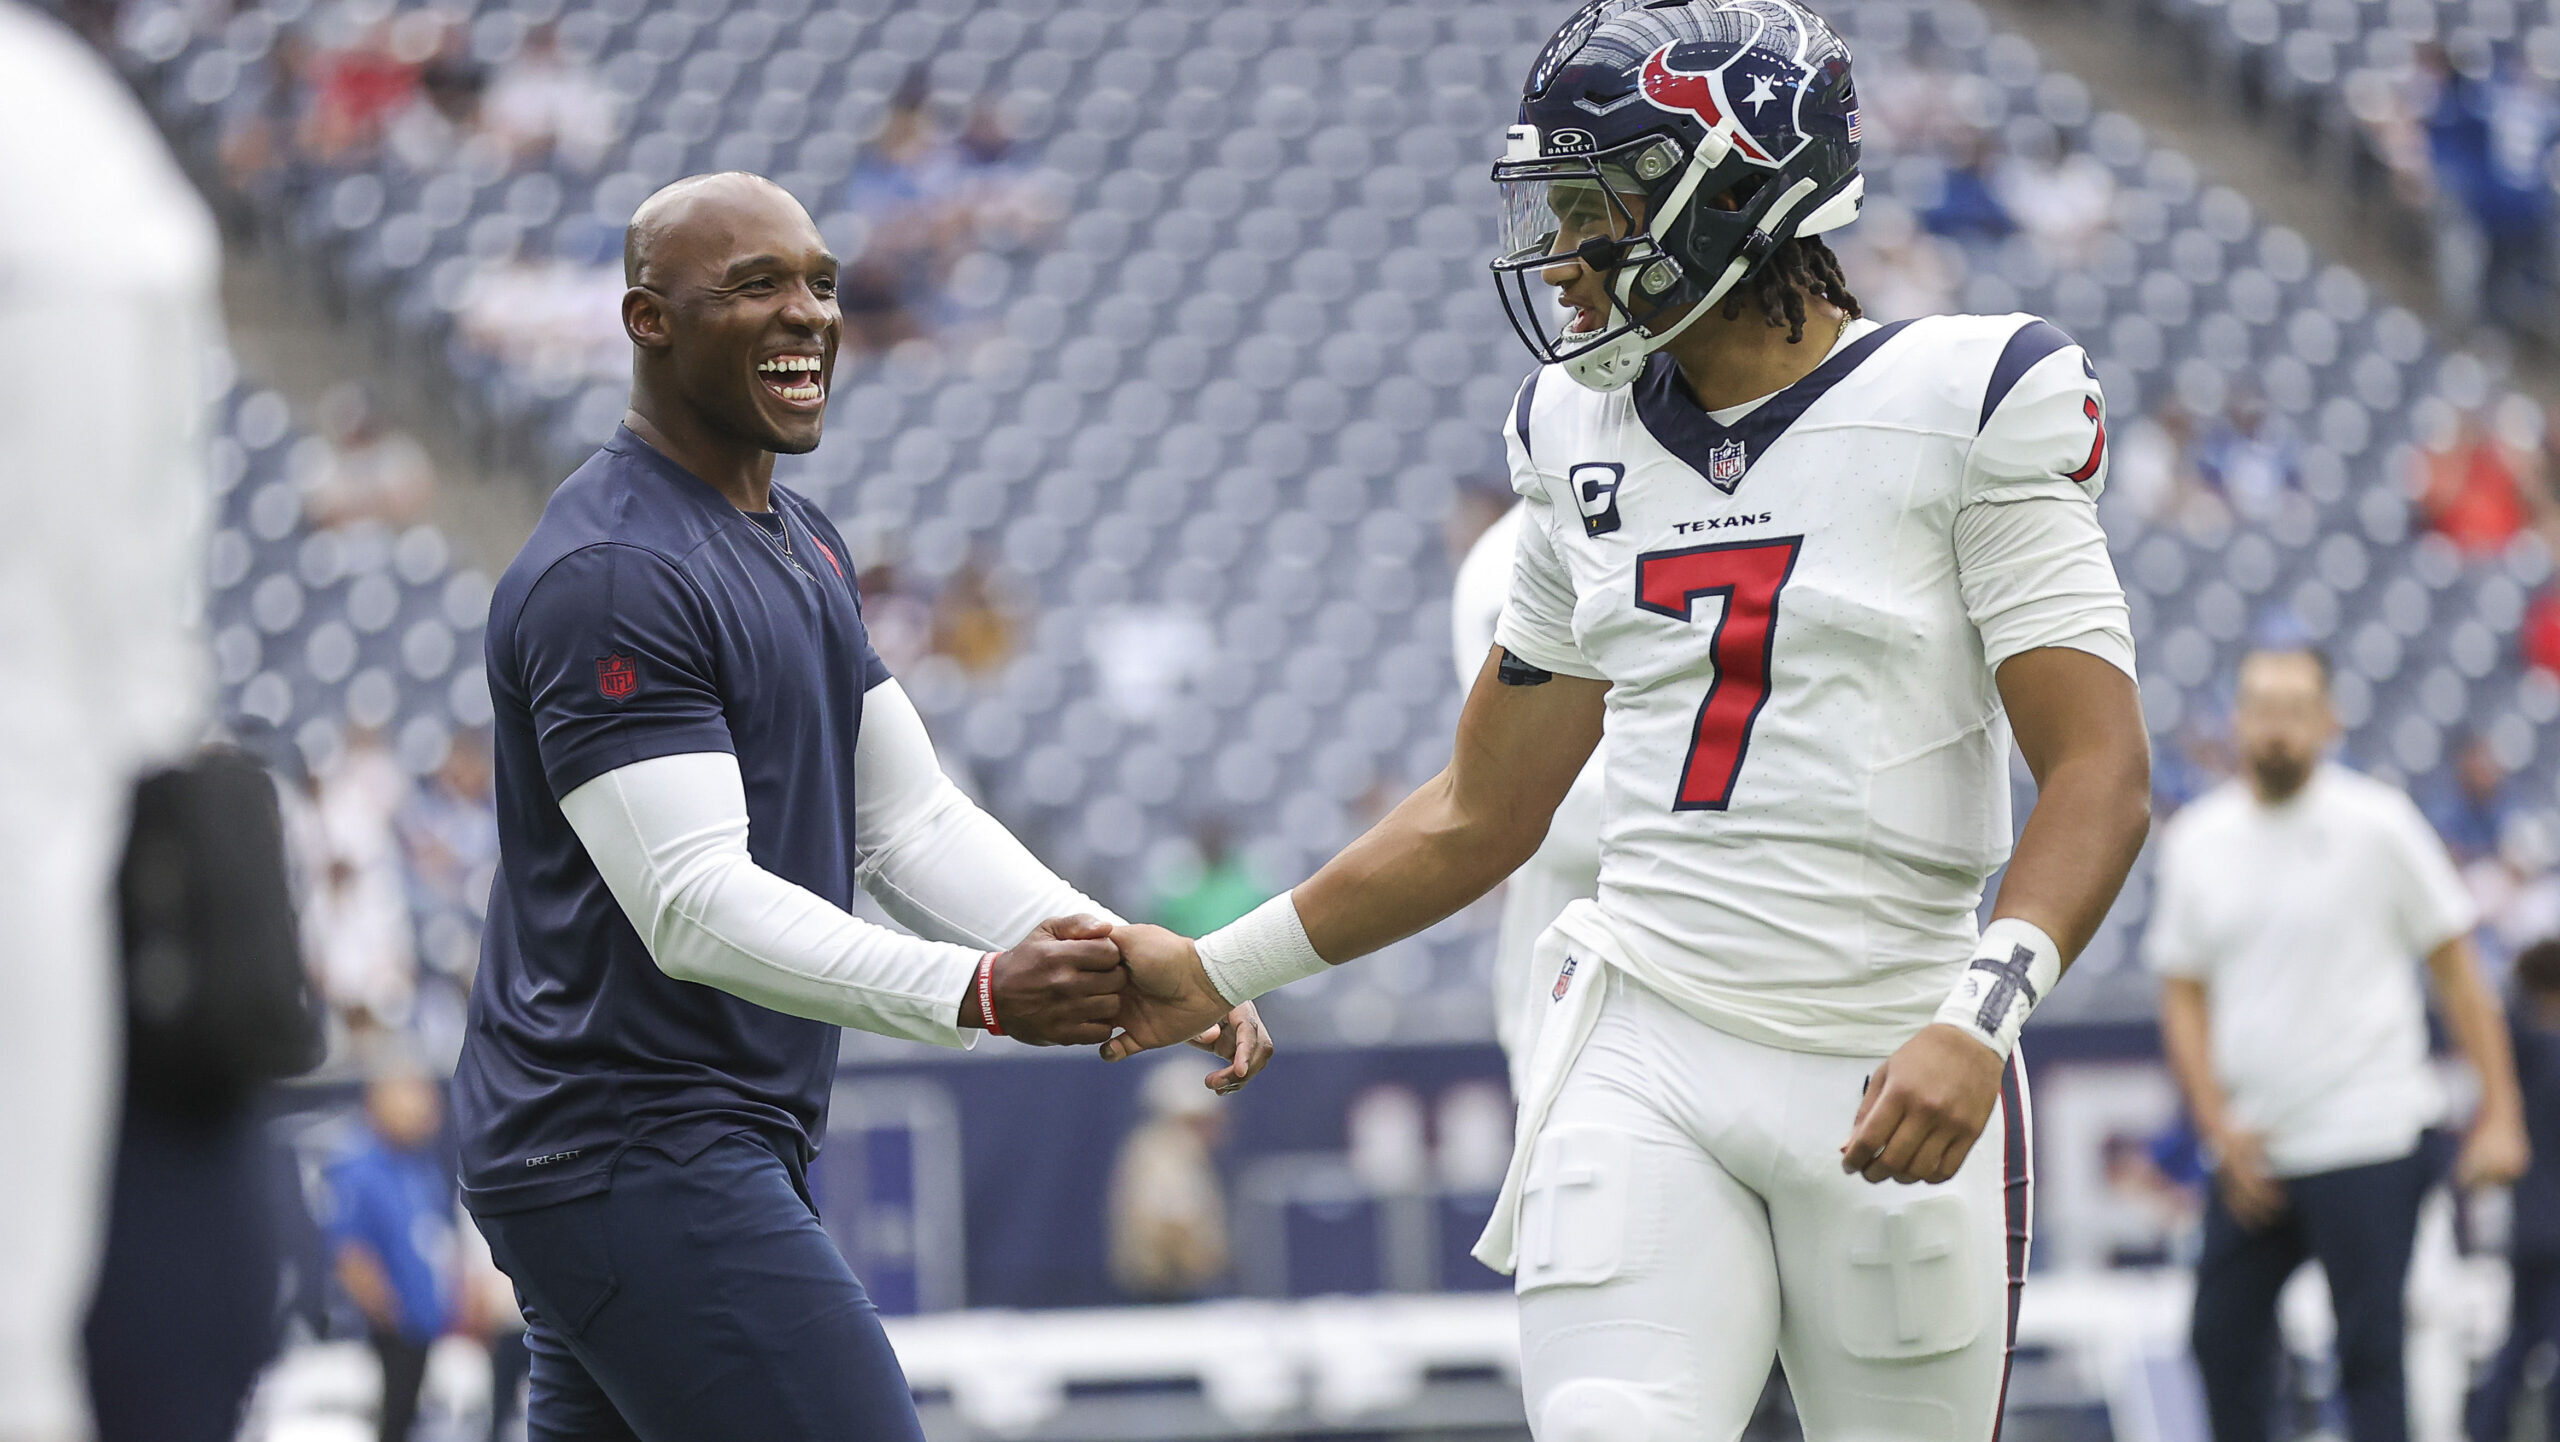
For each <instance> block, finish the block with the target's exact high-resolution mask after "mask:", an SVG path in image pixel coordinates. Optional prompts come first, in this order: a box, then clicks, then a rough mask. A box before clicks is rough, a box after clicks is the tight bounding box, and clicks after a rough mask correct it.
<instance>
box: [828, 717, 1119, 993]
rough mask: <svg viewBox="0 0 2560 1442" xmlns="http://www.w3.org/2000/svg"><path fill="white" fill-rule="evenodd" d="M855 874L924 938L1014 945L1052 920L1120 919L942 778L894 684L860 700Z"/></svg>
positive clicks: (918, 720) (929, 744)
mask: <svg viewBox="0 0 2560 1442" xmlns="http://www.w3.org/2000/svg"><path fill="white" fill-rule="evenodd" d="M853 795H854V803H853V804H854V817H853V842H854V848H855V850H856V851H857V852H859V853H860V855H861V857H862V862H861V867H860V869H859V870H858V871H857V872H856V873H855V875H856V878H857V879H858V880H859V881H860V882H861V883H862V889H863V890H865V891H867V892H870V893H871V896H872V899H873V900H875V901H877V902H879V903H880V907H881V909H882V910H884V911H886V912H888V913H889V915H891V916H892V917H895V918H896V919H897V921H898V924H899V925H901V926H903V927H906V928H907V929H908V930H910V931H912V932H914V933H915V934H916V935H918V936H930V937H933V938H935V939H937V940H941V941H957V942H963V943H966V944H967V945H970V946H975V947H979V948H982V949H983V948H1002V947H1009V946H1012V945H1014V944H1016V943H1018V942H1020V941H1021V940H1022V938H1024V937H1025V936H1028V935H1030V934H1031V929H1032V928H1033V927H1035V926H1038V925H1039V924H1040V923H1041V922H1044V921H1046V920H1048V919H1049V918H1051V917H1053V916H1076V915H1084V916H1098V917H1101V918H1102V919H1103V920H1105V921H1108V922H1112V923H1114V924H1117V923H1118V922H1119V921H1120V918H1119V917H1117V916H1114V915H1112V914H1111V913H1110V912H1109V911H1107V910H1105V909H1103V907H1101V906H1100V905H1098V904H1097V903H1095V901H1094V900H1093V898H1091V897H1089V896H1086V895H1085V894H1084V893H1083V892H1080V891H1078V890H1076V889H1075V888H1074V887H1072V886H1069V885H1068V884H1067V883H1066V882H1064V881H1062V880H1060V879H1059V877H1058V874H1057V873H1056V872H1054V871H1051V870H1050V869H1049V868H1048V867H1046V866H1044V865H1042V864H1041V862H1040V859H1039V858H1038V857H1035V856H1033V855H1032V854H1031V852H1030V850H1029V849H1028V848H1026V847H1025V846H1023V844H1022V843H1021V842H1020V841H1018V840H1015V839H1014V835H1013V833H1012V832H1010V831H1007V830H1005V829H1004V823H1002V822H1000V821H998V820H996V819H995V818H994V817H992V816H989V815H988V814H987V813H986V812H984V811H982V810H980V809H978V805H977V803H976V802H974V801H971V800H970V799H969V798H968V796H967V795H965V794H963V793H962V791H961V790H960V788H959V787H958V786H956V785H954V784H953V783H952V780H951V778H950V777H949V776H946V775H944V774H943V771H942V763H941V761H940V759H938V758H937V757H936V756H935V755H934V754H933V740H932V738H931V737H929V736H927V735H926V734H925V729H924V718H923V717H922V716H920V715H918V714H916V706H915V702H913V701H911V700H909V699H907V693H906V691H905V690H904V689H902V688H901V687H900V686H899V685H898V683H897V682H895V681H883V682H881V683H880V684H879V685H877V686H874V687H872V688H871V690H870V691H869V692H868V693H867V694H865V695H864V697H863V698H862V736H861V739H860V740H858V741H856V742H855V743H854V750H853Z"/></svg>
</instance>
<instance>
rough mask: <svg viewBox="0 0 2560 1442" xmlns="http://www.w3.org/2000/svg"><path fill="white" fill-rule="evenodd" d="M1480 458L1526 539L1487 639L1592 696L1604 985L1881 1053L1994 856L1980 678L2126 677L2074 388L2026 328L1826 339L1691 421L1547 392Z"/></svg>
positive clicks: (1817, 1046)
mask: <svg viewBox="0 0 2560 1442" xmlns="http://www.w3.org/2000/svg"><path fill="white" fill-rule="evenodd" d="M1507 432H1508V434H1507V444H1508V446H1509V450H1510V459H1511V471H1512V484H1513V487H1514V488H1515V489H1517V490H1518V491H1519V492H1520V494H1521V495H1522V496H1523V497H1524V498H1526V500H1527V502H1528V514H1527V518H1526V523H1525V524H1524V526H1523V527H1522V531H1521V537H1520V548H1519V553H1518V556H1517V558H1516V561H1515V564H1514V567H1513V575H1512V588H1511V596H1510V600H1509V603H1508V604H1507V605H1506V607H1505V608H1504V611H1503V616H1502V620H1501V623H1500V626H1499V628H1498V630H1497V632H1496V637H1495V639H1496V640H1497V641H1498V642H1499V643H1500V644H1501V645H1502V646H1503V647H1504V648H1505V649H1507V650H1509V651H1510V652H1511V653H1512V654H1513V655H1514V656H1517V657H1518V658H1520V659H1521V660H1523V661H1526V662H1529V663H1530V664H1532V665H1535V666H1538V667H1542V668H1544V669H1546V670H1550V671H1556V672H1561V673H1565V674H1568V675H1575V676H1584V677H1590V678H1595V679H1600V680H1605V681H1608V682H1609V683H1611V684H1610V690H1609V698H1608V716H1607V723H1606V732H1605V740H1604V741H1603V743H1602V748H1603V757H1604V762H1605V766H1606V778H1607V780H1606V789H1605V802H1604V808H1603V811H1604V819H1603V823H1602V832H1601V863H1600V895H1599V901H1600V907H1601V909H1602V911H1603V912H1604V913H1606V915H1607V917H1608V920H1609V922H1610V923H1611V926H1612V929H1613V930H1614V931H1615V933H1616V934H1617V935H1618V936H1619V938H1620V939H1621V942H1622V949H1623V950H1624V952H1625V953H1626V954H1625V955H1624V956H1621V957H1614V958H1611V960H1613V961H1615V962H1616V963H1617V964H1619V965H1622V966H1625V967H1626V968H1627V969H1628V970H1629V971H1631V972H1632V973H1633V974H1634V975H1635V976H1636V977H1637V978H1638V979H1639V980H1641V981H1643V982H1645V983H1646V984H1647V985H1650V986H1652V987H1654V988H1655V989H1656V990H1658V991H1661V992H1663V993H1664V994H1665V995H1668V996H1670V997H1671V998H1672V999H1673V1000H1675V1001H1677V1002H1679V1003H1680V1004H1681V1005H1682V1006H1683V1007H1685V1008H1687V1009H1688V1010H1690V1011H1691V1012H1692V1013H1694V1014H1696V1015H1698V1016H1699V1017H1700V1018H1701V1019H1702V1020H1705V1021H1708V1022H1710V1023H1711V1024H1713V1025H1716V1026H1719V1027H1723V1028H1725V1029H1727V1030H1730V1031H1733V1032H1735V1033H1737V1034H1740V1035H1743V1036H1745V1037H1749V1038H1752V1039H1755V1040H1760V1041H1764V1042H1767V1043H1769V1044H1772V1045H1777V1046H1784V1047H1790V1048H1794V1049H1797V1050H1805V1051H1818V1052H1836V1053H1851V1054H1871V1055H1882V1054H1884V1053H1886V1052H1889V1051H1891V1050H1892V1049H1893V1048H1894V1047H1896V1046H1898V1045H1900V1044H1901V1042H1902V1041H1904V1040H1906V1039H1907V1038H1908V1037H1909V1036H1910V1035H1911V1033H1912V1032H1914V1031H1915V1030H1917V1029H1918V1028H1919V1027H1920V1026H1922V1025H1924V1024H1926V1023H1927V1021H1928V1019H1929V1017H1930V1015H1931V1014H1932V1013H1933V1012H1934V1011H1935V1010H1936V1008H1937V1005H1938V1003H1939V1002H1940V1001H1941V1000H1943V999H1944V998H1945V995H1946V992H1947V989H1948V987H1949V986H1951V985H1952V984H1953V983H1954V980H1955V975H1956V972H1957V970H1958V969H1959V968H1961V967H1962V966H1963V964H1964V961H1965V958H1966V957H1967V956H1968V955H1969V954H1970V950H1971V947H1972V945H1973V942H1974V940H1975V936H1976V930H1975V920H1974V913H1975V909H1976V907H1977V906H1978V905H1979V903H1980V900H1981V896H1982V886H1983V882H1984V879H1985V878H1986V877H1988V876H1989V875H1990V874H1991V872H1992V871H1994V870H1995V869H1997V868H1998V867H1999V866H2000V864H2001V863H2002V862H2003V861H2004V860H2006V858H2007V856H2008V851H2009V843H2010V836H2011V828H2010V815H2009V786H2008V757H2009V730H2008V724H2007V720H2006V717H2005V716H2004V715H2003V713H2002V711H2001V706H2000V697H1999V693H1998V691H1997V689H1996V688H1995V687H1994V685H1993V680H1992V677H1993V672H1994V671H1995V669H1996V668H1997V667H1998V666H1999V664H2000V663H2001V662H2003V661H2005V660H2007V659H2008V658H2009V657H2011V656H2013V655H2016V654H2018V653H2019V652H2022V651H2026V650H2030V649H2033V648H2036V647H2040V646H2052V645H2064V646H2071V647H2075V648H2077V649H2081V650H2085V651H2089V652H2092V653H2094V654H2097V655H2099V656H2102V657H2104V658H2106V659H2107V660H2109V661H2112V662H2114V663H2115V664H2116V665H2118V666H2120V667H2121V668H2123V669H2124V670H2125V672H2126V673H2127V674H2128V675H2129V674H2131V673H2132V670H2133V642H2132V636H2131V631H2130V628H2129V625H2128V622H2127V617H2126V611H2125V603H2124V593H2123V589H2122V587H2121V586H2120V585H2119V583H2118V582H2117V580H2116V576H2115V570H2114V567H2113V565H2112V564H2111V562H2110V561H2109V559H2108V556H2107V549H2106V538H2105V536H2104V534H2103V533H2102V532H2101V531H2100V529H2099V526H2098V520H2097V508H2096V505H2095V500H2096V497H2097V494H2098V491H2099V489H2100V488H2101V486H2102V485H2103V484H2104V478H2105V473H2106V429H2105V409H2104V399H2103V397H2102V395H2101V394H2100V391H2099V388H2098V383H2097V380H2096V378H2095V370H2094V368H2093V367H2092V366H2091V365H2090V364H2089V362H2088V359H2087V357H2086V355H2085V354H2084V353H2083V352H2082V351H2081V349H2080V347H2079V346H2078V345H2076V344H2074V343H2073V342H2072V341H2071V339H2070V338H2069V337H2068V336H2065V335H2064V334H2063V333H2062V332H2061V331H2059V330H2056V329H2055V328H2054V327H2052V326H2051V325H2048V324H2046V323H2045V322H2043V321H2040V320H2037V319H2036V318H2034V317H2032V316H2026V315H2009V316H1938V317H1930V318H1926V319H1922V320H1916V321H1906V322H1901V323H1898V324H1895V325H1887V326H1879V325H1875V324H1873V323H1871V322H1865V321H1859V322H1853V323H1852V324H1851V325H1850V326H1849V327H1848V328H1847V329H1846V330H1844V332H1843V333H1842V336H1841V338H1840V341H1839V343H1838V344H1837V346H1836V347H1835V348H1834V349H1833V351H1832V353H1831V354H1830V356H1829V357H1827V358H1826V359H1825V360H1824V361H1823V363H1822V364H1821V365H1820V366H1819V367H1817V368H1816V369H1815V370H1814V371H1813V372H1812V373H1811V374H1809V375H1807V376H1806V377H1805V378H1804V379H1802V380H1800V381H1798V382H1797V383H1796V384H1795V385H1793V386H1790V387H1788V388H1787V389H1785V390H1782V391H1779V392H1778V393H1776V394H1775V395H1772V396H1769V397H1766V398H1764V399H1763V400H1761V401H1759V402H1756V403H1754V404H1752V405H1749V406H1742V407H1734V408H1732V409H1730V410H1726V411H1722V412H1717V413H1714V414H1710V413H1709V412H1707V411H1705V410H1702V409H1700V408H1699V406H1698V405H1697V404H1696V402H1695V401H1694V400H1692V399H1690V398H1689V393H1688V391H1687V388H1686V386H1685V384H1684V383H1682V382H1681V381H1680V380H1679V378H1678V371H1677V369H1676V367H1674V366H1673V364H1672V362H1671V360H1670V358H1669V357H1668V356H1665V355H1656V356H1655V357H1654V358H1653V361H1652V364H1651V366H1650V367H1649V368H1648V369H1647V371H1646V372H1645V373H1644V375H1643V376H1642V377H1640V378H1639V379H1638V380H1637V381H1636V383H1635V384H1633V385H1631V386H1628V387H1626V388H1624V389H1622V390H1619V391H1614V392H1595V391H1591V390H1588V389H1585V388H1584V387H1582V386H1579V385H1576V384H1574V383H1573V381H1572V380H1571V379H1570V378H1569V377H1566V376H1564V375H1562V374H1560V373H1557V372H1556V371H1555V370H1554V369H1553V368H1548V369H1546V370H1542V371H1540V372H1538V373H1537V374H1535V375H1532V376H1531V377H1530V378H1529V380H1528V382H1527V383H1526V384H1524V385H1523V386H1522V388H1521V391H1520V396H1519V400H1518V402H1517V404H1516V405H1515V407H1514V410H1513V415H1512V418H1511V423H1510V425H1509V427H1508V428H1507Z"/></svg>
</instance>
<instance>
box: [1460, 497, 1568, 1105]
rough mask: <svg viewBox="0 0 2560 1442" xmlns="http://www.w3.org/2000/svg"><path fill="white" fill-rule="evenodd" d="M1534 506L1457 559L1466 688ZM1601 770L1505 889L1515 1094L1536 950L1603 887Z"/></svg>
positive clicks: (1500, 1034) (1524, 1058) (1487, 644)
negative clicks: (1562, 918) (1560, 920)
mask: <svg viewBox="0 0 2560 1442" xmlns="http://www.w3.org/2000/svg"><path fill="white" fill-rule="evenodd" d="M1528 509H1529V508H1528V503H1527V502H1525V501H1524V502H1521V503H1520V504H1518V505H1515V506H1513V507H1512V508H1511V509H1509V510H1507V511H1505V512H1503V513H1502V515H1501V517H1500V518H1499V519H1497V520H1495V521H1494V523H1493V524H1492V525H1490V526H1487V527H1485V528H1484V534H1483V535H1481V536H1478V537H1476V540H1475V544H1474V545H1473V546H1471V547H1469V548H1468V550H1467V557H1466V559H1465V560H1464V561H1461V562H1460V563H1459V564H1458V581H1457V585H1456V587H1455V588H1454V589H1455V594H1454V595H1453V596H1452V597H1451V598H1450V602H1449V631H1450V639H1451V640H1452V641H1453V642H1455V643H1456V650H1457V662H1458V685H1459V687H1460V688H1461V689H1464V688H1466V687H1469V686H1473V685H1474V684H1475V681H1476V671H1477V670H1478V669H1479V668H1481V667H1482V666H1483V665H1484V657H1485V653H1486V652H1487V651H1489V650H1491V649H1493V628H1494V626H1495V624H1496V623H1498V622H1499V621H1500V620H1501V619H1502V605H1503V602H1504V601H1506V600H1508V599H1510V595H1511V559H1512V556H1513V554H1514V553H1515V552H1517V551H1518V550H1519V548H1520V524H1521V521H1522V519H1523V518H1524V517H1525V516H1526V515H1527V514H1528ZM1600 770H1601V768H1600V758H1599V757H1598V756H1597V755H1596V754H1595V755H1594V756H1593V757H1592V758H1591V760H1590V761H1589V762H1588V763H1586V764H1585V765H1584V766H1583V768H1582V774H1581V775H1579V776H1577V777H1575V778H1574V781H1573V789H1572V790H1571V791H1568V792H1566V793H1565V798H1564V804H1563V805H1561V806H1558V807H1557V808H1556V814H1555V820H1554V821H1553V822H1551V823H1550V824H1549V825H1548V827H1547V839H1546V840H1544V841H1542V842H1540V843H1538V849H1537V852H1536V853H1535V854H1534V855H1532V856H1531V857H1530V858H1529V859H1528V860H1527V861H1524V862H1522V863H1520V869H1519V870H1518V871H1515V872H1513V873H1511V879H1510V880H1509V881H1508V882H1506V883H1505V884H1504V886H1503V889H1502V924H1501V928H1500V930H1499V931H1498V932H1497V933H1496V934H1495V937H1494V944H1493V1036H1494V1040H1495V1041H1497V1042H1499V1043H1501V1045H1502V1055H1503V1059H1504V1060H1505V1061H1506V1062H1508V1063H1509V1064H1510V1067H1511V1091H1512V1094H1513V1095H1515V1096H1516V1095H1518V1094H1519V1092H1520V1089H1521V1086H1522V1083H1523V1081H1524V1080H1525V1078H1523V1077H1522V1075H1521V1068H1522V1067H1523V1066H1524V1065H1526V1064H1527V1062H1528V1060H1529V1048H1530V1043H1531V1035H1532V1031H1533V1028H1532V1026H1531V1023H1532V1021H1533V1020H1535V1019H1536V1018H1537V1017H1538V1016H1539V1015H1540V1009H1539V1008H1538V1007H1537V1006H1535V1005H1533V998H1535V997H1536V996H1538V995H1539V994H1541V993H1543V992H1544V991H1545V989H1546V985H1547V980H1546V978H1543V977H1540V976H1538V975H1537V974H1536V971H1537V969H1536V968H1535V967H1533V966H1531V965H1530V962H1529V955H1530V953H1531V952H1532V951H1534V950H1535V949H1536V947H1537V944H1538V937H1539V936H1540V935H1541V934H1542V933H1544V932H1545V931H1546V929H1547V928H1548V927H1549V926H1551V925H1553V924H1554V923H1555V919H1556V917H1557V916H1558V915H1559V914H1561V913H1562V912H1563V911H1564V909H1565V907H1566V906H1567V905H1569V904H1571V903H1572V902H1575V901H1579V900H1581V899H1582V898H1584V897H1587V896H1591V895H1593V894H1595V893H1597V892H1598V891H1599V889H1600Z"/></svg>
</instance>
